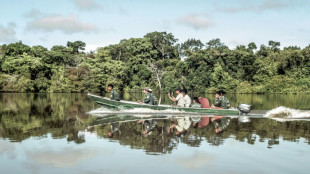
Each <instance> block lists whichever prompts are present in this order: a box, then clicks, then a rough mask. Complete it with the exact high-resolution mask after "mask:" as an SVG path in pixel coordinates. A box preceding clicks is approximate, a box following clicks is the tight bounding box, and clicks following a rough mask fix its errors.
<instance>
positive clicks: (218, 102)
mask: <svg viewBox="0 0 310 174" xmlns="http://www.w3.org/2000/svg"><path fill="white" fill-rule="evenodd" d="M211 108H213V109H229V108H230V102H229V100H228V99H227V98H226V97H225V96H224V92H223V91H217V92H216V93H215V101H214V104H213V105H212V106H211Z"/></svg>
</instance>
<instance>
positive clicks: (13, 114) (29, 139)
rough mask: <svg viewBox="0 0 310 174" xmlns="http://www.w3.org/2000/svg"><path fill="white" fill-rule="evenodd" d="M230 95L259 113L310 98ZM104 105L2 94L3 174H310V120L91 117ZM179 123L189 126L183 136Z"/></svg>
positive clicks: (301, 105)
mask: <svg viewBox="0 0 310 174" xmlns="http://www.w3.org/2000/svg"><path fill="white" fill-rule="evenodd" d="M197 96H199V95H197ZM135 97H137V98H138V97H141V94H135ZM206 97H208V98H210V99H212V97H213V96H212V95H206ZM227 97H229V99H230V101H231V103H232V105H233V106H236V105H237V103H239V102H240V103H241V102H242V103H250V104H252V105H253V108H254V109H256V110H260V109H263V110H269V109H273V108H275V107H278V106H286V107H290V108H295V109H307V108H309V105H308V103H310V96H307V95H227ZM123 98H125V99H127V100H133V98H132V96H131V95H129V94H124V95H123ZM162 101H163V103H167V104H169V103H170V102H169V101H168V99H167V97H166V96H163V98H162ZM98 108H100V106H98V105H97V104H96V103H94V102H92V101H91V100H89V98H87V96H86V94H12V93H0V173H57V172H59V173H78V174H79V173H145V172H147V173H309V172H310V166H309V162H310V158H309V156H310V146H309V145H310V141H309V140H310V121H287V122H278V121H275V120H271V119H267V118H252V119H251V122H247V123H242V122H239V121H238V118H229V117H228V118H227V117H223V118H222V117H212V116H208V115H205V116H203V117H191V118H184V117H182V118H178V117H174V116H173V115H169V116H165V115H163V116H160V117H151V118H145V117H143V118H142V117H141V116H140V115H131V116H126V115H110V116H106V117H96V116H94V115H89V114H87V113H88V112H89V111H91V110H94V109H98ZM194 122H195V123H196V122H197V123H198V124H199V126H198V127H197V128H195V127H194V126H193V123H194ZM174 123H176V125H178V124H179V125H178V126H179V127H182V125H181V124H180V123H184V125H189V128H188V131H187V132H184V133H181V134H180V135H176V134H177V129H171V131H170V129H169V127H170V126H171V125H172V124H174ZM217 130H220V132H219V133H215V132H216V131H217ZM172 131H173V132H172Z"/></svg>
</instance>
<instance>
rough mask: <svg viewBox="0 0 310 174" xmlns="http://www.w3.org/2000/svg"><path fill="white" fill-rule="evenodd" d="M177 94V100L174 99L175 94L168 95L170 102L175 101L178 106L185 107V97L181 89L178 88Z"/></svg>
mask: <svg viewBox="0 0 310 174" xmlns="http://www.w3.org/2000/svg"><path fill="white" fill-rule="evenodd" d="M175 93H176V94H177V97H176V98H174V97H173V93H172V94H170V93H168V97H169V98H170V100H172V101H174V102H175V103H176V105H177V106H179V107H184V106H185V100H184V96H183V95H182V94H181V89H180V88H177V89H176V90H175Z"/></svg>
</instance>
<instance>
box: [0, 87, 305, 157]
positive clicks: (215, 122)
mask: <svg viewBox="0 0 310 174" xmlns="http://www.w3.org/2000/svg"><path fill="white" fill-rule="evenodd" d="M98 107H99V106H98V105H97V104H95V103H94V102H92V101H91V100H90V99H89V98H88V97H87V96H86V94H10V93H9V94H4V93H1V94H0V114H1V117H0V139H8V140H10V141H11V142H21V141H23V140H25V139H28V138H30V137H37V138H46V137H47V134H50V135H51V137H52V138H54V139H59V138H66V139H67V141H68V142H71V141H73V142H75V143H77V144H79V143H84V142H85V141H86V140H85V138H84V136H83V134H86V133H93V134H95V135H97V137H102V138H105V139H109V140H111V141H114V142H118V143H119V144H121V145H126V146H130V147H131V148H133V149H143V150H144V151H146V152H147V153H148V154H165V153H170V152H172V151H173V149H175V148H177V147H178V145H179V144H187V145H188V146H190V147H198V146H200V144H201V143H202V142H203V141H205V142H208V143H209V144H210V145H213V146H221V145H223V144H225V140H226V139H228V138H233V139H235V140H237V141H239V142H246V143H248V144H255V143H256V142H265V143H266V147H272V146H274V145H280V144H281V141H279V139H281V138H282V139H283V141H287V142H299V141H301V139H305V140H306V143H307V144H310V141H309V140H310V122H309V121H301V120H299V121H286V122H279V121H276V120H272V119H267V118H252V119H251V120H250V121H244V120H243V121H240V118H236V117H220V116H217V117H213V116H208V115H202V116H190V115H189V116H187V117H178V116H176V115H168V116H167V115H156V116H153V117H152V116H151V117H150V116H148V117H144V116H141V115H135V114H132V115H105V116H104V117H97V116H92V115H89V114H87V113H88V112H89V111H91V110H94V109H97V108H98Z"/></svg>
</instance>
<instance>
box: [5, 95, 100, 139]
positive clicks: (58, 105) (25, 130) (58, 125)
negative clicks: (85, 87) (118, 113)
mask: <svg viewBox="0 0 310 174" xmlns="http://www.w3.org/2000/svg"><path fill="white" fill-rule="evenodd" d="M88 101H89V99H88V98H87V96H86V95H85V94H12V93H8V94H3V93H2V94H0V108H1V110H0V114H1V115H2V116H1V120H0V125H1V129H0V137H3V138H9V139H10V140H12V141H22V140H24V139H26V138H29V137H31V136H38V137H43V136H44V135H46V134H47V133H51V135H52V137H54V138H61V137H66V136H67V139H68V141H75V142H76V143H81V142H83V141H84V140H83V137H79V136H78V132H79V130H81V129H84V128H85V127H86V126H87V125H88V124H89V122H91V119H92V118H87V116H86V115H85V112H87V111H89V110H91V109H92V108H94V106H95V105H94V103H93V102H88Z"/></svg>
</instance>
